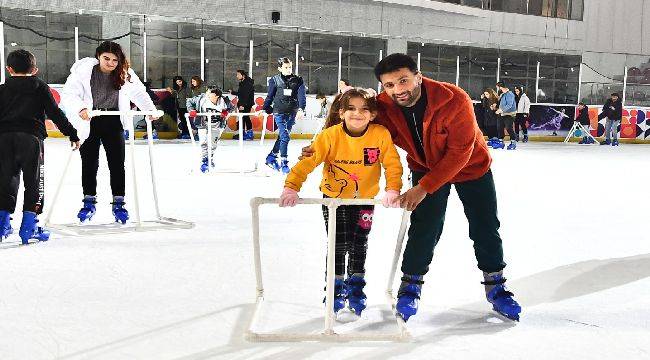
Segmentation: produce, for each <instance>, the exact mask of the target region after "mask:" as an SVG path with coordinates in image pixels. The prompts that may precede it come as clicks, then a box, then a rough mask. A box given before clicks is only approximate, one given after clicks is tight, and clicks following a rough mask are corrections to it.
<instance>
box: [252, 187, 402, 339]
mask: <svg viewBox="0 0 650 360" xmlns="http://www.w3.org/2000/svg"><path fill="white" fill-rule="evenodd" d="M277 203H278V199H273V198H259V197H257V198H253V199H251V202H250V204H251V210H252V221H253V251H254V262H255V278H256V280H257V296H256V301H255V310H254V311H253V316H252V317H251V321H250V323H249V325H248V329H247V330H246V333H245V337H246V339H247V340H249V341H261V342H263V341H405V340H409V339H410V338H411V335H410V334H409V332H408V329H407V328H406V324H405V323H404V320H402V318H401V317H399V316H395V319H396V323H397V331H396V332H394V333H366V334H361V333H346V334H337V333H335V332H334V330H333V327H334V312H333V311H331V309H332V308H333V300H334V246H335V244H336V221H329V224H328V234H329V235H328V242H327V284H326V286H325V287H326V295H325V309H324V311H325V327H324V329H323V331H322V332H321V333H317V334H310V333H258V332H255V331H254V330H253V328H255V326H256V325H257V321H258V316H259V314H260V310H261V308H262V304H263V303H264V285H263V284H262V262H261V259H260V219H259V207H260V205H262V204H277ZM298 204H299V205H307V204H312V205H325V206H327V208H328V211H329V218H330V219H336V209H337V208H338V207H339V206H341V205H378V204H381V201H378V200H368V199H354V200H348V199H336V198H330V199H300V200H298ZM409 216H410V212H409V211H404V212H403V214H402V221H401V224H400V229H399V233H398V235H397V243H396V245H395V253H394V256H393V263H392V266H391V270H390V275H389V277H388V285H387V287H386V298H387V301H388V303H389V304H390V306H391V308H392V310H393V313H395V298H394V297H393V283H394V280H395V273H396V271H397V263H398V261H399V257H400V255H401V253H402V243H403V242H404V235H405V233H406V227H407V225H408V221H409Z"/></svg>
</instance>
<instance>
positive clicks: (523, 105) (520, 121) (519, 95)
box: [515, 86, 530, 142]
mask: <svg viewBox="0 0 650 360" xmlns="http://www.w3.org/2000/svg"><path fill="white" fill-rule="evenodd" d="M515 100H516V102H517V115H515V134H517V140H519V128H520V127H521V130H522V132H523V133H524V139H523V142H528V128H527V127H526V119H528V114H530V99H529V98H528V95H526V93H525V92H524V89H523V87H522V86H515Z"/></svg>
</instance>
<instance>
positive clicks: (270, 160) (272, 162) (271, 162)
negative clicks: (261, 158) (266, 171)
mask: <svg viewBox="0 0 650 360" xmlns="http://www.w3.org/2000/svg"><path fill="white" fill-rule="evenodd" d="M264 163H265V164H266V166H268V167H270V168H271V169H273V170H275V171H280V164H278V156H277V155H275V154H274V153H270V154H268V155H267V156H266V161H265V162H264Z"/></svg>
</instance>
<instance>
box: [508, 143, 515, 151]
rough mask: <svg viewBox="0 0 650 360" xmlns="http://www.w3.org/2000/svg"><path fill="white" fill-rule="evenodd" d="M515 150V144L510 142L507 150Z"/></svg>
mask: <svg viewBox="0 0 650 360" xmlns="http://www.w3.org/2000/svg"><path fill="white" fill-rule="evenodd" d="M516 149H517V142H516V141H511V142H510V145H508V150H516Z"/></svg>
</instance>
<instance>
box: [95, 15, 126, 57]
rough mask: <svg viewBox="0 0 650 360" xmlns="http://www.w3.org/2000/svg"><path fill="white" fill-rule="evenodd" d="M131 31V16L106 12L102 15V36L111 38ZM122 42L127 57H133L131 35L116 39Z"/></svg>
mask: <svg viewBox="0 0 650 360" xmlns="http://www.w3.org/2000/svg"><path fill="white" fill-rule="evenodd" d="M130 31H131V18H129V16H127V15H115V14H104V15H102V38H104V39H106V38H111V37H114V36H120V35H124V34H126V33H128V32H130ZM115 42H116V43H118V44H120V46H121V47H122V51H124V55H126V57H127V59H130V58H131V35H127V36H125V37H123V38H121V39H118V40H115Z"/></svg>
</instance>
